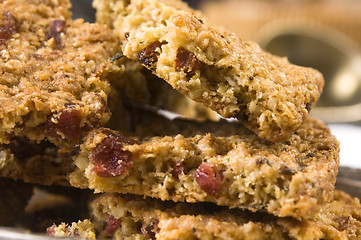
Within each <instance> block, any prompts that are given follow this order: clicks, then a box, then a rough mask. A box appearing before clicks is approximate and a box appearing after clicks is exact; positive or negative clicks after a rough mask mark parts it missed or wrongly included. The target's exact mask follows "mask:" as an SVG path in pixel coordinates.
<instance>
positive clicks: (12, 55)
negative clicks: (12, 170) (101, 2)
mask: <svg viewBox="0 0 361 240" xmlns="http://www.w3.org/2000/svg"><path fill="white" fill-rule="evenodd" d="M69 7H70V3H69V1H67V0H59V1H51V0H44V1H43V0H8V1H1V3H0V9H1V10H0V73H1V74H0V144H1V143H5V144H8V143H9V142H10V139H11V138H13V137H14V136H18V137H26V138H28V139H30V140H36V141H39V142H40V141H41V140H44V139H47V140H49V141H51V142H53V143H55V144H56V145H58V146H61V147H63V148H64V149H72V148H73V147H74V145H76V144H78V143H79V141H80V139H81V137H82V136H83V135H84V133H85V132H86V131H87V130H89V129H91V128H94V127H99V126H103V125H104V124H106V122H107V121H108V120H109V118H110V116H111V114H110V110H109V106H108V105H107V101H108V95H109V94H110V92H111V87H110V82H111V81H112V79H114V80H115V78H117V75H119V74H121V72H122V71H123V66H122V64H121V62H120V61H118V59H117V58H115V57H114V56H116V55H117V54H118V53H119V52H121V49H120V48H119V44H118V40H117V39H116V37H115V36H114V35H113V33H112V31H111V30H110V29H109V28H108V27H107V26H105V25H99V24H89V23H84V22H83V20H81V19H78V20H74V21H73V20H71V19H70V15H71V14H70V12H69V11H68V8H69Z"/></svg>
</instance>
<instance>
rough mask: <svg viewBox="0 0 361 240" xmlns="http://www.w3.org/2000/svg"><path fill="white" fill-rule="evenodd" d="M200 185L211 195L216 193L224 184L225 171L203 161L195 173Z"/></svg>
mask: <svg viewBox="0 0 361 240" xmlns="http://www.w3.org/2000/svg"><path fill="white" fill-rule="evenodd" d="M195 178H196V181H197V184H198V186H199V187H200V188H201V189H202V190H203V191H205V192H206V193H208V194H210V195H216V194H217V193H218V192H219V190H220V189H221V186H222V180H223V171H221V170H219V169H218V168H217V166H214V165H212V164H210V163H202V164H201V165H200V166H199V167H198V168H197V171H196V173H195Z"/></svg>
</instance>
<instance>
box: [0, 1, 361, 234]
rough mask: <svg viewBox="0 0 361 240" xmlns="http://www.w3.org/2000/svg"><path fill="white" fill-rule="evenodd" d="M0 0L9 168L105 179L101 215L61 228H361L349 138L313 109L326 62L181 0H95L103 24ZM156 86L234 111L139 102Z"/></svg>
mask: <svg viewBox="0 0 361 240" xmlns="http://www.w3.org/2000/svg"><path fill="white" fill-rule="evenodd" d="M0 5H1V9H2V10H1V11H2V12H1V18H0V33H1V34H0V40H1V41H0V50H1V58H0V61H1V65H0V67H1V72H2V73H3V74H2V75H1V76H0V81H1V85H0V86H1V93H0V94H1V96H0V105H1V106H2V109H1V110H0V111H1V112H0V116H1V122H0V140H1V143H2V145H1V149H0V153H1V154H0V175H1V176H3V177H8V178H13V179H21V180H24V181H26V182H32V183H42V184H48V185H56V184H61V185H67V186H72V187H76V188H83V189H91V190H93V191H94V193H96V194H95V195H94V200H93V201H92V202H91V203H90V208H91V211H92V219H91V221H89V220H84V221H79V222H78V223H73V224H71V225H66V224H65V223H63V224H60V225H58V226H57V225H53V226H51V227H49V229H48V231H47V232H48V234H49V235H53V236H69V235H80V236H83V237H85V238H95V237H97V238H100V239H103V238H104V239H128V238H129V239H346V238H350V239H357V238H359V237H360V236H361V232H360V230H359V229H361V228H359V227H360V226H361V222H360V220H359V219H361V218H360V216H361V206H360V204H359V201H358V200H357V199H353V198H351V197H350V196H348V195H347V194H345V193H343V192H340V191H335V190H334V184H335V180H336V175H337V169H338V167H339V156H338V153H339V145H338V142H337V140H336V139H335V137H333V136H332V134H331V133H330V130H329V129H328V128H327V126H326V125H325V124H324V123H322V122H320V121H318V120H316V119H311V118H307V116H308V112H309V111H310V110H311V108H312V106H313V105H314V104H315V103H316V101H317V100H318V98H319V96H320V94H321V91H322V87H323V78H322V75H321V74H320V73H319V72H318V71H316V70H314V69H310V68H305V67H299V66H295V65H292V64H290V63H289V62H288V61H287V59H285V58H280V57H276V56H272V55H270V54H268V53H266V52H264V51H263V50H261V49H260V48H259V47H258V45H257V44H255V43H252V42H246V41H243V40H241V39H239V38H237V37H236V36H235V35H234V34H230V33H227V32H225V31H223V30H221V29H219V28H216V27H212V26H209V25H208V24H207V20H206V19H205V18H204V17H203V16H202V15H201V13H199V12H196V11H194V10H192V9H190V8H189V7H188V6H187V5H186V4H185V3H183V2H181V1H178V0H173V1H166V0H131V1H123V0H96V1H95V2H94V6H95V7H96V9H97V21H98V23H96V24H89V23H84V22H83V21H82V20H71V19H70V18H69V17H70V13H69V12H68V10H67V9H68V8H69V5H70V4H69V2H68V1H66V0H62V1H57V2H54V1H50V0H49V1H47V0H45V1H44V0H41V1H40V0H7V1H5V2H2V3H0ZM119 43H120V44H119ZM165 85H166V86H168V89H167V87H164V86H165ZM169 86H172V87H173V88H174V89H176V90H178V91H179V92H180V93H182V95H180V94H178V95H177V100H176V101H174V96H173V92H172V91H175V90H170V89H169ZM160 89H167V90H166V91H160ZM187 97H189V98H190V99H193V100H194V101H195V102H197V103H194V102H192V104H188V103H189V102H190V100H188V98H187ZM129 99H131V100H129ZM160 100H163V101H165V102H167V101H173V102H174V103H176V104H174V106H171V105H169V104H164V103H161V104H156V105H158V106H159V105H166V106H168V108H169V109H170V110H172V111H177V110H179V109H184V108H183V107H182V106H184V104H185V105H188V109H192V114H191V115H192V116H191V117H192V118H194V119H198V118H199V117H202V118H203V119H204V118H205V117H207V116H212V118H213V119H214V114H213V113H212V114H208V113H209V112H210V110H209V109H212V110H213V111H215V112H217V113H218V114H219V115H220V116H222V117H223V118H234V120H232V121H230V120H224V119H221V120H218V121H209V120H207V121H201V122H199V121H195V120H194V119H193V120H192V119H184V118H180V119H179V118H178V119H170V118H169V117H166V116H163V115H161V114H159V111H158V112H157V113H155V112H154V111H149V110H147V109H149V107H148V108H147V109H144V107H142V105H139V103H137V104H135V103H134V102H136V101H137V102H141V103H147V104H149V103H159V102H160ZM189 106H190V107H189ZM200 106H201V107H200ZM152 109H154V107H153V108H152ZM201 112H203V113H201ZM204 112H207V114H204ZM84 204H86V203H84ZM94 228H95V230H94Z"/></svg>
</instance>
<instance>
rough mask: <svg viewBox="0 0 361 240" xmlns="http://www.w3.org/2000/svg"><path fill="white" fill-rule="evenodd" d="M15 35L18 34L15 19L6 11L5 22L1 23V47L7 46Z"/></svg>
mask: <svg viewBox="0 0 361 240" xmlns="http://www.w3.org/2000/svg"><path fill="white" fill-rule="evenodd" d="M14 33H16V21H15V18H14V16H13V15H12V14H11V13H10V12H9V11H5V13H4V20H3V21H2V22H0V45H1V44H5V42H6V41H7V40H8V39H10V38H11V36H12V35H13V34H14Z"/></svg>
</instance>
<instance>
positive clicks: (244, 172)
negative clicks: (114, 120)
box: [70, 115, 339, 219]
mask: <svg viewBox="0 0 361 240" xmlns="http://www.w3.org/2000/svg"><path fill="white" fill-rule="evenodd" d="M137 117H138V118H140V115H137ZM145 119H146V120H145V121H149V122H150V123H153V124H149V125H148V126H149V127H147V126H144V125H143V124H141V127H140V128H137V127H135V128H134V131H135V132H136V133H135V134H134V135H135V136H138V137H133V136H131V135H129V134H128V135H127V134H123V133H121V132H117V131H113V130H110V129H106V128H100V129H98V130H94V131H92V132H90V133H89V135H88V136H86V137H85V138H84V142H83V143H82V144H81V145H80V152H79V154H78V155H77V156H76V157H74V161H75V164H76V166H77V168H78V169H77V170H76V171H75V173H72V174H71V175H70V180H71V183H72V185H73V186H75V187H81V188H90V189H94V190H95V192H96V193H98V192H119V193H133V194H138V195H144V196H150V197H155V198H160V199H162V200H173V201H187V202H214V203H216V204H218V205H225V206H228V207H231V208H243V209H249V210H251V211H267V212H269V213H271V214H274V215H276V216H280V217H285V216H291V217H295V218H299V219H301V218H311V217H312V216H313V215H314V214H316V213H317V211H318V210H319V208H320V206H321V205H322V204H324V203H326V202H328V201H330V199H331V198H332V191H333V189H334V183H335V180H336V175H337V169H338V166H339V144H338V141H337V140H336V138H335V137H333V136H332V135H331V133H330V131H329V129H328V128H327V127H326V126H325V125H324V124H323V123H322V122H320V121H318V120H315V119H308V120H306V121H305V123H304V124H303V125H302V126H301V128H300V129H299V130H297V131H296V132H295V133H294V134H293V135H292V136H291V137H290V139H289V140H287V141H285V142H281V143H277V144H274V143H270V142H268V141H266V140H263V139H261V138H259V137H257V136H256V135H254V134H253V133H252V132H250V131H248V130H247V129H246V128H243V127H242V125H241V124H240V123H229V122H226V121H221V122H218V123H214V122H208V123H204V122H203V123H193V122H190V121H185V120H180V122H179V124H178V121H177V120H174V121H170V120H166V119H164V120H163V121H161V120H160V119H158V120H157V121H155V119H151V118H150V116H147V117H146V118H145ZM139 122H141V121H139ZM154 125H158V128H155V127H154ZM147 129H148V130H147ZM159 129H161V130H159ZM193 129H194V130H193ZM212 129H214V131H213V132H212ZM158 130H159V131H158ZM168 130H169V131H168ZM202 130H203V131H202ZM232 131H233V134H232ZM182 132H184V135H182ZM202 132H203V133H202ZM174 133H176V134H174ZM158 134H159V135H158ZM156 135H158V136H156Z"/></svg>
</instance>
